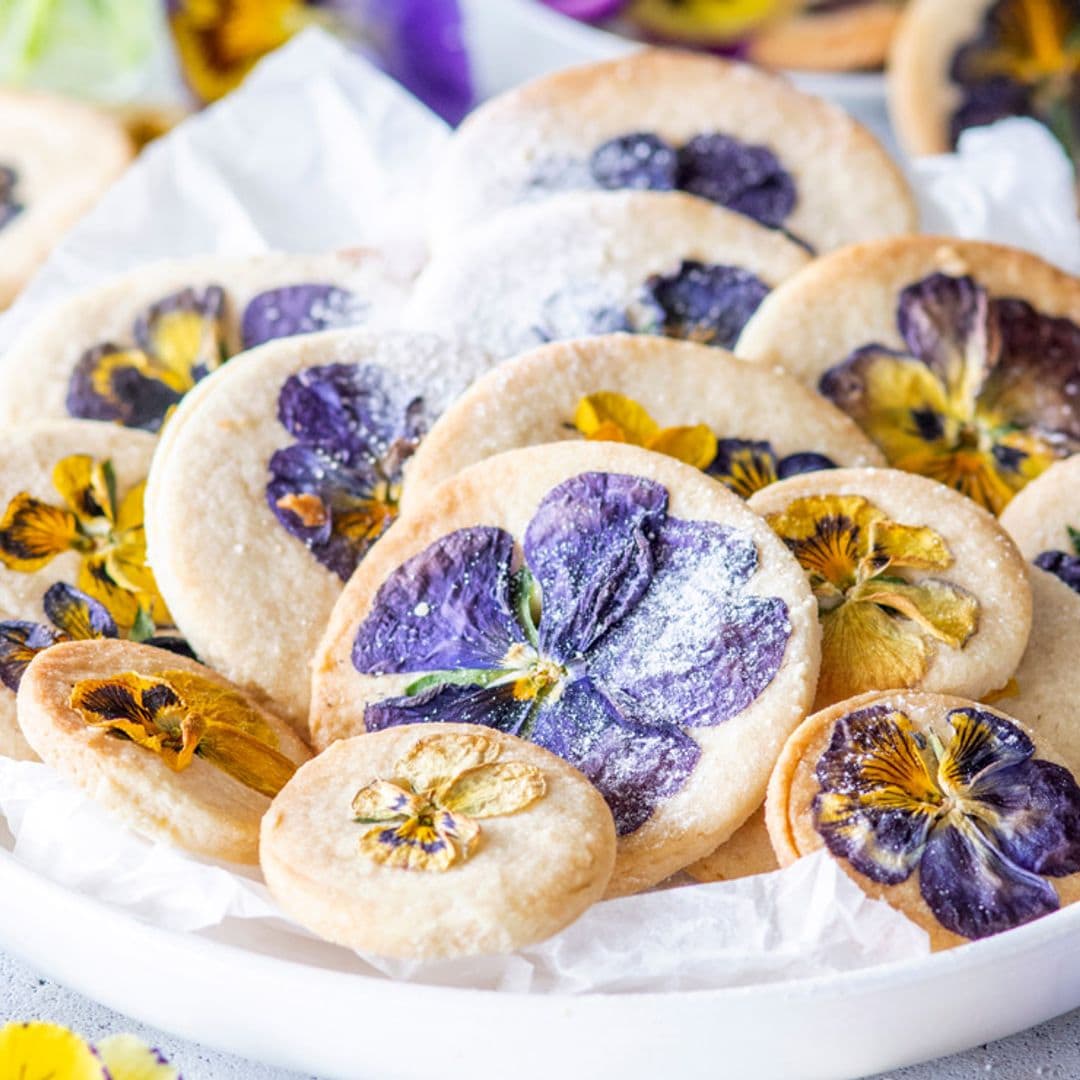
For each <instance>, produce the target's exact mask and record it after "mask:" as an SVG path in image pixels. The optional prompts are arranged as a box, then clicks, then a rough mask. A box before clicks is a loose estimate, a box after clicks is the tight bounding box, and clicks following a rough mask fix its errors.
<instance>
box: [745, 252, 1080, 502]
mask: <svg viewBox="0 0 1080 1080" xmlns="http://www.w3.org/2000/svg"><path fill="white" fill-rule="evenodd" d="M736 352H737V353H738V355H739V356H742V357H745V358H747V359H750V360H755V361H758V362H761V363H764V364H768V365H770V366H772V365H777V364H779V365H781V366H782V367H785V368H787V369H788V370H789V371H790V372H791V373H792V374H794V375H796V376H798V377H799V378H801V379H803V380H804V381H805V382H807V383H808V384H810V385H811V386H814V387H816V388H817V389H818V390H819V391H820V392H821V393H822V394H824V395H825V396H826V397H827V398H829V399H830V400H831V401H832V402H833V403H834V404H836V405H838V406H839V407H840V408H841V409H843V410H844V411H845V412H846V413H848V414H849V415H850V416H851V417H852V418H853V419H855V420H856V421H857V422H858V424H859V425H860V426H861V427H862V428H863V430H864V431H865V432H866V433H867V434H868V435H869V436H870V437H871V438H872V439H873V440H874V441H875V442H876V443H877V444H878V445H879V446H880V447H881V448H882V450H884V452H885V456H886V457H887V458H888V459H889V461H890V463H891V464H892V465H894V466H896V467H897V468H901V469H907V470H909V471H911V472H918V473H922V474H923V475H925V476H930V477H933V478H934V479H936V480H940V481H941V482H942V483H945V484H948V485H949V486H951V487H955V488H957V489H958V490H959V491H962V492H964V494H965V495H968V496H970V497H971V498H973V499H975V500H976V501H977V502H979V503H980V504H981V505H983V506H985V507H987V508H988V509H990V510H993V511H994V512H995V513H998V512H1000V511H1001V509H1002V508H1003V507H1004V506H1005V505H1006V504H1007V503H1008V501H1009V499H1010V498H1012V496H1013V495H1014V494H1015V493H1016V492H1017V491H1019V490H1020V489H1021V488H1022V487H1023V486H1024V485H1025V484H1026V483H1028V482H1029V481H1030V480H1031V479H1033V478H1034V477H1035V476H1037V475H1038V474H1039V473H1040V472H1041V471H1042V470H1044V469H1045V468H1047V467H1048V466H1049V465H1050V463H1051V462H1053V461H1055V460H1056V459H1058V458H1060V457H1064V456H1066V455H1068V454H1070V453H1073V452H1074V451H1075V450H1076V449H1077V447H1080V411H1077V410H1076V408H1075V406H1074V399H1075V397H1076V393H1077V388H1078V387H1080V278H1075V277H1072V276H1071V275H1069V274H1066V273H1063V272H1062V271H1060V270H1057V269H1056V268H1054V267H1053V266H1051V265H1050V264H1049V263H1046V262H1043V261H1042V260H1041V259H1038V258H1036V256H1034V255H1031V254H1029V253H1027V252H1025V251H1020V250H1017V249H1014V248H1006V247H1000V246H997V245H994V244H983V243H978V242H974V241H966V240H954V239H945V238H941V237H932V236H911V237H902V238H898V239H893V240H884V241H880V242H878V243H874V244H864V245H860V246H858V247H852V248H849V249H847V250H846V251H840V252H837V253H836V254H834V255H830V256H828V257H826V258H823V259H819V260H818V261H817V262H815V263H814V264H813V265H812V266H810V267H808V268H807V269H806V270H804V271H802V272H801V273H800V274H798V275H797V276H796V277H794V278H792V279H790V280H789V281H787V282H785V283H784V285H782V286H781V287H780V288H778V289H776V290H775V291H774V292H773V293H772V294H771V295H770V296H769V297H767V298H766V300H765V301H764V302H763V303H762V305H761V307H760V308H759V309H758V311H757V313H756V314H755V315H754V316H753V318H752V319H751V320H750V322H749V323H748V324H747V326H746V329H745V330H744V331H743V333H742V336H741V337H740V339H739V342H738V345H737V347H736Z"/></svg>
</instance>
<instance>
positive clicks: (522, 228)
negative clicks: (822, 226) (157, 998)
mask: <svg viewBox="0 0 1080 1080" xmlns="http://www.w3.org/2000/svg"><path fill="white" fill-rule="evenodd" d="M808 262H809V256H808V255H807V254H806V252H805V251H803V250H802V248H800V247H799V246H798V245H797V244H795V243H793V242H792V241H790V240H788V239H787V238H786V237H784V236H781V235H780V234H779V233H776V232H771V231H769V230H768V229H764V228H762V227H761V226H760V225H757V224H755V223H754V222H753V221H751V220H749V219H748V218H745V217H742V216H740V215H739V214H735V213H732V212H731V211H730V210H724V209H723V208H721V207H717V206H713V205H711V204H709V203H707V202H705V201H703V200H701V199H694V198H691V197H690V196H689V195H680V194H678V193H674V192H668V193H666V194H665V193H658V192H648V191H644V192H642V191H637V192H630V191H621V192H600V193H596V192H594V193H590V194H586V193H581V192H578V193H575V194H569V195H561V196H559V197H558V198H553V199H548V200H546V201H545V202H543V203H540V204H538V205H535V206H522V207H518V208H516V209H515V210H512V211H508V212H507V213H505V214H502V215H500V216H499V218H498V219H497V220H495V221H492V222H490V223H489V224H487V225H485V226H482V227H480V228H478V229H476V230H475V232H472V233H470V234H469V235H468V236H466V237H463V238H462V239H461V240H460V242H458V243H455V244H454V245H453V246H452V247H448V248H446V249H445V250H444V251H443V252H442V253H441V254H440V255H437V256H436V257H435V258H434V259H433V260H432V261H431V262H430V263H429V264H428V266H427V268H426V269H425V270H424V272H423V273H422V274H421V275H420V277H419V279H418V280H417V284H416V291H415V293H414V294H413V298H412V301H411V303H410V305H409V309H408V315H407V319H406V322H407V324H408V325H409V326H412V327H423V328H425V329H428V330H433V331H435V332H437V333H444V334H453V335H455V336H457V337H460V338H462V339H463V340H465V341H470V342H473V343H475V344H476V345H478V346H480V347H481V348H483V349H485V350H487V351H488V352H489V353H490V354H491V355H492V356H493V357H495V358H496V359H499V360H502V359H505V358H506V357H509V356H515V355H516V354H517V353H520V352H525V351H526V350H527V349H532V348H535V347H536V346H537V345H540V344H543V343H544V342H549V341H558V340H561V339H564V338H575V337H584V336H586V335H589V334H606V333H612V332H614V331H619V330H623V331H637V332H644V333H653V334H664V335H667V336H669V337H677V338H689V339H691V340H693V341H698V342H702V343H703V344H706V345H720V346H725V347H730V346H732V345H734V343H735V340H736V338H738V336H739V332H740V331H741V330H742V328H743V326H744V325H745V324H746V321H747V319H749V318H750V316H751V315H752V314H753V312H754V311H755V310H756V309H757V306H758V305H759V304H760V303H761V301H762V299H763V298H764V297H765V296H766V295H767V294H768V292H769V290H770V289H773V288H775V287H776V286H777V285H778V284H779V283H780V282H781V281H783V280H784V279H785V278H787V277H789V276H790V275H791V274H793V273H795V272H796V271H797V270H801V269H802V268H803V267H804V266H805V265H806V264H807V263H808Z"/></svg>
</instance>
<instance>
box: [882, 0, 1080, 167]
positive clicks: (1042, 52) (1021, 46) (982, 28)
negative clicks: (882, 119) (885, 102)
mask: <svg viewBox="0 0 1080 1080" xmlns="http://www.w3.org/2000/svg"><path fill="white" fill-rule="evenodd" d="M1078 35H1080V9H1078V8H1077V6H1076V4H1075V2H1073V0H911V2H910V3H909V4H908V5H907V8H906V10H905V13H904V17H903V19H902V20H901V23H900V26H899V28H898V30H897V34H896V41H895V46H894V48H893V53H892V58H891V62H890V64H889V109H890V112H891V114H892V120H893V125H894V126H895V128H896V131H897V134H898V135H899V137H900V140H901V142H902V143H903V144H904V147H905V149H906V150H907V151H908V153H910V154H943V153H946V152H947V151H949V150H952V149H954V148H955V146H956V143H957V140H958V139H959V137H960V135H961V134H962V133H963V132H965V131H967V130H969V129H970V128H974V127H981V126H983V125H984V124H992V123H993V122H994V121H995V120H1001V119H1003V118H1005V117H1009V116H1030V117H1033V118H1034V119H1036V120H1039V121H1040V122H1041V123H1043V124H1045V125H1046V126H1047V127H1048V128H1049V129H1050V131H1051V132H1053V134H1054V135H1055V136H1056V137H1057V138H1058V139H1059V140H1060V142H1061V144H1062V146H1063V147H1064V148H1065V151H1066V152H1067V153H1068V154H1069V155H1070V156H1071V157H1072V159H1073V161H1074V162H1076V161H1078V160H1080V106H1078V102H1077V88H1076V80H1077V73H1078V72H1080V43H1078V42H1080V37H1078Z"/></svg>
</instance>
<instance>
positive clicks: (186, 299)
mask: <svg viewBox="0 0 1080 1080" xmlns="http://www.w3.org/2000/svg"><path fill="white" fill-rule="evenodd" d="M177 312H180V313H182V314H194V315H198V316H199V317H200V319H201V320H202V323H203V329H204V333H203V334H202V336H201V338H200V340H199V342H198V344H197V348H196V349H195V351H194V352H193V353H192V354H191V355H189V356H183V357H182V358H180V361H181V362H182V363H183V364H184V365H186V372H187V373H188V374H190V376H191V379H192V381H193V382H199V381H200V380H201V379H205V378H206V376H207V375H209V374H210V372H211V371H213V370H214V368H216V367H217V366H218V365H219V364H220V363H221V361H222V360H223V359H224V352H223V346H222V340H221V338H222V330H221V324H222V320H223V319H224V317H225V290H224V289H222V288H221V286H219V285H208V286H207V287H206V288H205V289H204V290H203V292H202V295H201V296H200V295H199V294H198V293H197V292H196V291H195V290H194V289H191V288H188V289H181V290H180V291H179V292H175V293H172V294H171V295H170V296H166V297H164V298H163V299H161V300H158V301H157V302H156V303H154V304H151V305H150V307H148V308H147V309H146V311H144V312H143V313H142V314H141V315H140V316H139V317H138V318H137V319H136V320H135V343H136V344H137V345H138V346H139V348H140V349H142V350H143V351H144V352H145V353H147V354H148V355H149V356H152V357H155V358H156V359H158V360H162V359H163V353H164V350H170V351H171V350H172V349H173V348H174V346H173V343H171V342H163V341H160V340H159V339H158V335H159V334H160V333H161V332H162V326H163V325H166V324H167V320H168V316H170V315H175V314H176V313H177ZM186 344H187V342H186V341H185V345H186ZM176 362H177V358H176V357H175V356H174V357H171V363H173V364H175V363H176ZM165 363H166V364H167V366H168V365H169V361H165Z"/></svg>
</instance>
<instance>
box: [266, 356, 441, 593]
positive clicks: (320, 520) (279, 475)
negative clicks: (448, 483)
mask: <svg viewBox="0 0 1080 1080" xmlns="http://www.w3.org/2000/svg"><path fill="white" fill-rule="evenodd" d="M278 419H279V420H280V421H281V423H282V425H283V426H284V427H285V429H286V430H287V431H288V432H289V434H290V435H292V436H293V438H295V439H296V442H295V443H294V444H293V445H292V446H288V447H286V448H285V449H283V450H278V451H277V452H276V453H275V454H274V456H273V457H272V458H271V459H270V482H269V483H268V484H267V485H266V500H267V502H268V504H269V506H270V509H271V510H272V511H273V512H274V516H275V517H276V518H277V519H278V521H279V522H281V524H282V525H283V526H284V527H285V528H286V529H287V530H288V532H289V533H291V534H292V535H293V536H295V537H296V538H297V539H298V540H300V541H301V542H302V543H303V544H304V545H305V546H306V547H307V548H308V550H309V551H310V552H311V553H312V554H313V555H314V556H315V558H316V559H318V560H319V562H320V563H322V564H323V566H325V567H326V568H327V569H329V570H332V571H333V572H334V573H335V574H337V575H338V577H340V578H341V579H342V580H343V581H344V580H346V579H347V578H348V577H349V576H350V575H351V574H352V572H353V570H355V569H356V565H357V563H358V562H359V561H360V560H361V559H362V558H363V557H364V555H365V554H366V553H367V551H368V549H369V548H370V547H371V545H372V544H374V543H375V541H376V540H378V538H379V537H380V536H381V535H382V534H383V533H384V532H385V531H386V530H387V529H388V528H389V527H390V524H391V522H392V521H393V520H394V518H395V517H396V516H397V505H398V499H399V496H400V493H401V474H402V469H403V467H404V464H405V462H406V460H407V459H408V458H409V457H410V456H411V455H412V454H413V452H414V451H415V450H416V448H417V446H418V445H419V444H420V439H421V437H422V436H423V434H424V433H425V431H426V430H427V423H428V417H427V415H426V412H425V407H424V402H423V399H422V398H419V397H414V396H411V395H410V394H408V393H407V392H406V390H405V389H404V387H403V386H401V384H400V383H398V381H397V380H396V379H394V378H393V377H392V376H391V375H390V374H389V373H388V372H387V371H386V370H385V369H384V368H381V367H378V366H377V365H374V364H327V365H324V366H320V367H312V368H307V369H306V370H304V371H301V372H300V373H299V374H296V375H291V376H290V377H289V378H288V379H287V380H286V382H285V385H284V386H283V387H282V389H281V394H280V395H279V397H278Z"/></svg>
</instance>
